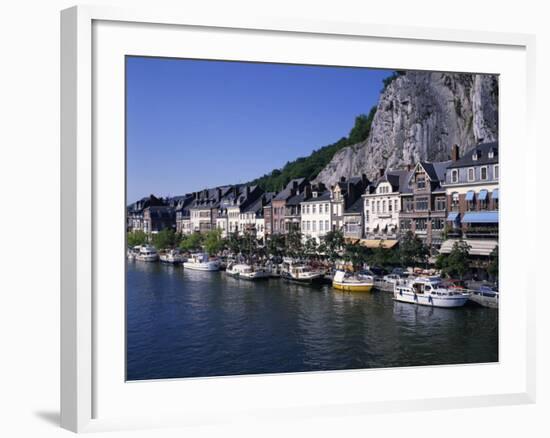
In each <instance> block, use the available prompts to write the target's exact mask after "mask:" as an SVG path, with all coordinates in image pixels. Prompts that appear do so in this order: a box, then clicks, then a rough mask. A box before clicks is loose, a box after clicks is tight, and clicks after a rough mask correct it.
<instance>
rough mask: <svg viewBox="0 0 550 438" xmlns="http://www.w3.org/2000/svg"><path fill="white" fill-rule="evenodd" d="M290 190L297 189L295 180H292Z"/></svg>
mask: <svg viewBox="0 0 550 438" xmlns="http://www.w3.org/2000/svg"><path fill="white" fill-rule="evenodd" d="M292 188H293V189H294V190H296V189H297V188H298V181H296V180H295V179H294V180H292Z"/></svg>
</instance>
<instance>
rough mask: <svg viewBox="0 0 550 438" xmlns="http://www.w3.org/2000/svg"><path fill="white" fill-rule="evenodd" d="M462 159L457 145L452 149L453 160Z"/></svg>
mask: <svg viewBox="0 0 550 438" xmlns="http://www.w3.org/2000/svg"><path fill="white" fill-rule="evenodd" d="M459 158H460V149H459V148H458V145H457V144H454V145H453V146H452V147H451V160H453V161H457V160H458V159H459Z"/></svg>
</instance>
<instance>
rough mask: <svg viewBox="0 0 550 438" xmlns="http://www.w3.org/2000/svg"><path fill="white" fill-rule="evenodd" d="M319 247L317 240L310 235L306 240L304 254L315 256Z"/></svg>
mask: <svg viewBox="0 0 550 438" xmlns="http://www.w3.org/2000/svg"><path fill="white" fill-rule="evenodd" d="M318 247H319V245H318V244H317V240H316V239H315V238H313V237H308V238H307V239H306V240H305V242H304V249H303V254H304V255H305V256H306V257H313V256H315V255H317V251H318Z"/></svg>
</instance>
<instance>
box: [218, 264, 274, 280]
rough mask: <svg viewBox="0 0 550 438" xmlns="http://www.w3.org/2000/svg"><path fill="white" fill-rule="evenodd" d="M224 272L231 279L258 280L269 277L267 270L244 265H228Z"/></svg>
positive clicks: (269, 273)
mask: <svg viewBox="0 0 550 438" xmlns="http://www.w3.org/2000/svg"><path fill="white" fill-rule="evenodd" d="M225 272H226V274H228V275H231V276H232V277H235V278H242V279H243V280H260V279H262V278H269V277H270V276H271V272H269V271H268V270H267V269H264V268H259V267H255V266H250V265H247V264H245V263H235V264H233V263H232V264H229V265H228V266H227V268H226V269H225Z"/></svg>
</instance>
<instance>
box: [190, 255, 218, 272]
mask: <svg viewBox="0 0 550 438" xmlns="http://www.w3.org/2000/svg"><path fill="white" fill-rule="evenodd" d="M183 267H184V268H185V269H194V270H196V271H219V270H220V262H219V260H210V258H209V257H208V254H204V253H199V254H193V255H192V256H191V257H190V258H188V259H187V261H185V262H184V263H183Z"/></svg>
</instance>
